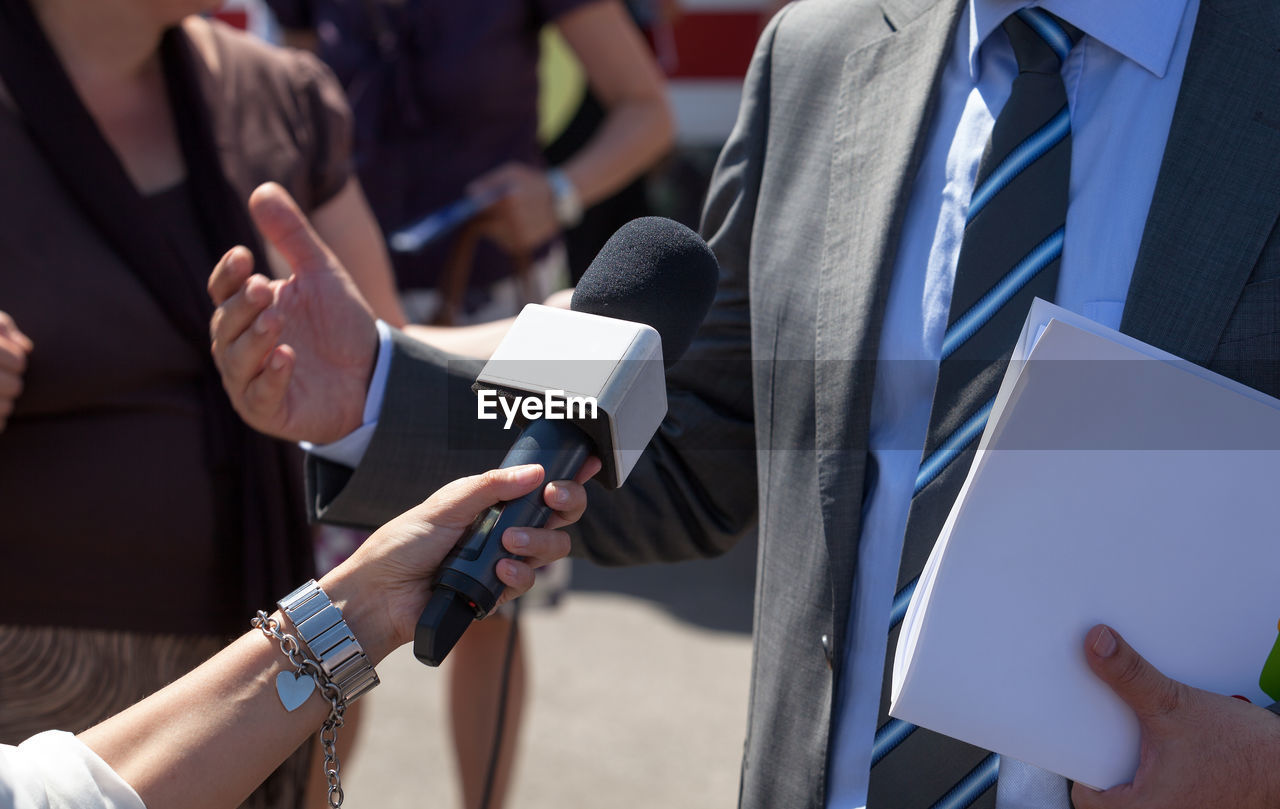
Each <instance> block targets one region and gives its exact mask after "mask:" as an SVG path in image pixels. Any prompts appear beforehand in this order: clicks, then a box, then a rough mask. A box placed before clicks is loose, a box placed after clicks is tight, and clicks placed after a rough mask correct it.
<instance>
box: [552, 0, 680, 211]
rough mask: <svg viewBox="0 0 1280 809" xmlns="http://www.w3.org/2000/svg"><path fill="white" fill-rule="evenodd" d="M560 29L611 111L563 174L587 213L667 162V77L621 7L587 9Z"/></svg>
mask: <svg viewBox="0 0 1280 809" xmlns="http://www.w3.org/2000/svg"><path fill="white" fill-rule="evenodd" d="M556 25H557V27H558V28H559V29H560V32H561V33H562V34H563V35H564V38H565V39H566V40H567V41H568V43H569V45H570V47H572V48H573V51H574V53H575V54H576V55H577V57H578V60H579V61H580V62H582V65H583V68H584V69H585V71H586V74H587V78H588V80H589V81H590V83H591V89H592V91H593V92H594V93H595V94H596V96H597V97H598V98H599V99H600V103H601V104H602V105H603V106H604V108H605V110H606V116H605V119H604V122H603V123H602V124H601V126H600V129H599V131H598V132H596V134H595V136H594V137H593V138H592V139H591V140H590V141H588V142H587V144H586V145H585V146H584V147H583V148H582V149H581V150H579V151H578V152H577V153H576V154H575V155H574V156H573V157H572V158H571V159H569V160H568V161H567V162H566V163H565V164H564V165H563V166H561V168H562V169H563V170H564V172H565V174H567V175H568V177H569V180H570V181H571V182H572V183H573V186H574V188H575V189H576V190H577V192H578V196H579V197H580V198H581V200H582V202H583V204H584V205H588V206H589V205H592V204H594V203H596V202H599V201H600V200H602V199H605V198H606V197H608V196H609V195H611V194H613V193H614V192H615V191H617V190H618V189H620V188H622V187H623V186H624V185H626V184H627V183H628V182H630V181H631V180H633V179H635V178H636V177H637V176H639V175H640V174H641V173H642V172H643V171H644V170H645V169H647V168H649V167H650V166H652V165H653V164H654V163H655V162H656V161H657V160H658V159H659V158H660V157H662V155H664V154H666V152H667V150H668V149H670V148H671V143H672V139H673V137H674V125H673V123H672V118H671V108H670V106H669V105H668V103H667V95H666V82H665V81H664V80H663V78H662V73H661V71H660V70H659V69H658V65H657V63H656V62H654V60H653V56H652V55H651V54H650V53H649V49H648V46H647V45H646V44H645V42H644V38H643V37H641V35H640V31H639V30H638V29H637V28H636V26H635V24H634V23H632V22H631V19H630V18H629V17H628V16H627V12H626V10H625V9H624V8H623V6H622V4H621V3H618V2H616V1H615V0H598V2H594V3H589V4H587V5H585V6H581V7H579V8H578V9H575V10H574V11H571V12H569V13H568V14H565V15H564V16H563V17H561V18H560V19H558V20H557V21H556Z"/></svg>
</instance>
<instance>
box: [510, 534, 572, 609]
mask: <svg viewBox="0 0 1280 809" xmlns="http://www.w3.org/2000/svg"><path fill="white" fill-rule="evenodd" d="M502 545H503V547H505V548H506V549H507V550H509V551H511V552H512V553H515V554H519V555H520V557H522V558H519V559H503V560H501V561H499V562H498V565H497V567H496V568H495V571H496V572H497V574H498V580H499V581H501V582H502V583H503V584H505V585H507V587H506V589H505V590H504V591H503V592H502V596H501V597H500V598H499V599H498V604H499V605H501V604H505V603H507V602H508V601H510V600H511V599H513V598H517V597H519V596H522V595H524V594H525V593H527V592H529V589H530V588H531V587H533V584H534V582H535V581H536V580H537V574H536V573H535V572H534V571H536V570H537V569H538V568H541V567H546V566H547V565H549V564H551V563H552V562H554V561H556V560H558V559H563V558H564V557H566V556H568V555H569V546H570V541H569V535H568V534H566V533H564V532H563V531H553V530H551V529H548V528H510V529H508V530H507V531H506V532H505V533H504V534H503V535H502Z"/></svg>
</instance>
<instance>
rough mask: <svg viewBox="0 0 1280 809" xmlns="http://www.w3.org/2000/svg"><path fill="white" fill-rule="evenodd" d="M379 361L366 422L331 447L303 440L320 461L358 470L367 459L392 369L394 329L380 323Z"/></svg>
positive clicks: (367, 398)
mask: <svg viewBox="0 0 1280 809" xmlns="http://www.w3.org/2000/svg"><path fill="white" fill-rule="evenodd" d="M376 325H377V327H378V358H377V359H376V360H375V361H374V363H373V377H372V378H371V379H370V380H369V393H368V394H367V395H366V396H365V400H364V414H363V423H362V424H361V425H360V426H359V427H357V428H356V429H354V430H352V431H351V432H350V433H347V434H346V435H345V436H343V437H342V438H339V439H338V440H337V441H333V442H331V443H328V444H312V443H311V442H310V441H302V442H301V443H300V446H301V447H302V449H303V450H304V451H306V452H309V453H311V454H312V455H314V456H316V457H317V458H323V459H324V460H326V461H330V462H332V463H336V464H342V465H343V466H347V467H350V468H351V469H355V468H356V467H357V466H359V465H360V461H361V460H362V459H363V458H364V453H365V450H367V449H368V448H369V442H370V441H371V440H372V439H373V433H374V430H376V429H377V427H378V414H379V413H381V412H382V398H383V396H384V394H385V393H386V390H387V373H388V370H389V369H390V368H391V327H390V326H388V325H387V324H386V323H384V322H382V321H381V320H379V321H378V322H377V324H376Z"/></svg>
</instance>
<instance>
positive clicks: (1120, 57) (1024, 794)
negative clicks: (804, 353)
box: [827, 0, 1199, 809]
mask: <svg viewBox="0 0 1280 809" xmlns="http://www.w3.org/2000/svg"><path fill="white" fill-rule="evenodd" d="M1028 5H1039V6H1041V7H1042V8H1045V9H1046V10H1048V11H1051V12H1053V13H1054V14H1057V15H1058V16H1059V17H1061V18H1062V19H1064V20H1067V21H1068V22H1070V23H1072V24H1073V25H1075V26H1076V27H1078V28H1080V29H1081V30H1082V31H1083V32H1084V34H1085V36H1084V38H1083V39H1082V40H1081V41H1080V42H1079V43H1078V44H1077V45H1076V47H1075V48H1074V49H1073V50H1072V51H1071V53H1070V55H1069V56H1068V57H1067V60H1066V62H1065V63H1064V64H1063V69H1062V76H1063V81H1064V83H1065V85H1066V90H1067V98H1068V105H1069V107H1070V110H1071V130H1072V160H1071V180H1070V190H1069V202H1068V205H1069V207H1068V210H1067V223H1066V241H1065V244H1064V247H1063V256H1062V267H1061V272H1060V275H1059V280H1058V292H1057V301H1056V302H1057V303H1058V304H1060V305H1061V306H1064V307H1065V308H1067V309H1070V310H1072V311H1074V312H1078V313H1080V314H1083V315H1084V316H1086V317H1089V318H1091V319H1093V320H1096V321H1098V322H1099V323H1102V324H1104V325H1106V326H1110V327H1112V328H1115V327H1117V326H1119V324H1120V314H1121V311H1122V309H1123V306H1124V299H1125V294H1126V291H1127V289H1128V287H1129V280H1130V277H1131V275H1132V273H1133V265H1134V261H1135V259H1136V258H1137V255H1138V246H1139V243H1140V240H1141V236H1142V230H1143V226H1144V223H1145V222H1146V218H1147V210H1148V208H1149V207H1150V204H1151V196H1152V192H1153V191H1154V189H1155V184H1156V176H1157V173H1158V171H1159V167H1160V160H1161V157H1162V156H1163V154H1164V146H1165V140H1166V136H1167V134H1168V130H1169V122H1170V121H1171V120H1172V118H1173V109H1174V104H1175V102H1176V100H1177V94H1178V87H1179V85H1180V84H1181V82H1182V71H1183V67H1184V65H1185V64H1186V57H1187V49H1188V46H1189V45H1190V42H1191V32H1192V28H1193V27H1194V23H1195V17H1196V11H1197V9H1198V5H1199V4H1198V0H1186V2H1181V1H1180V0H1061V1H1060V2H1059V1H1057V0H1046V1H1045V2H1042V3H1028V2H1025V0H1024V1H1023V2H1018V1H1017V0H1012V1H1010V0H970V2H969V4H968V7H967V9H966V10H965V11H964V13H963V17H962V19H961V21H960V25H959V27H958V29H957V32H956V39H955V43H954V46H953V52H952V54H951V55H950V57H949V59H948V61H947V64H946V66H945V67H944V71H943V77H942V88H941V97H940V107H939V109H938V111H937V113H936V118H935V120H934V123H933V126H932V128H931V130H930V131H929V133H928V134H927V138H928V143H927V146H926V153H925V157H924V160H923V164H922V166H921V169H920V174H919V175H918V176H917V177H916V180H915V184H914V186H913V188H912V192H911V202H910V203H909V205H908V209H907V214H906V222H905V225H904V230H903V241H902V244H901V247H900V250H899V254H898V258H897V264H896V265H895V267H894V275H893V280H892V283H891V286H890V290H889V298H888V303H887V310H886V315H885V321H884V326H883V332H882V335H881V341H880V354H879V362H878V363H877V372H876V381H875V391H874V393H873V395H872V402H871V433H870V437H869V444H868V446H869V448H870V451H871V454H872V455H873V456H874V457H875V460H876V463H877V464H878V467H879V476H878V478H877V482H876V485H875V487H874V488H873V489H872V490H871V491H870V492H869V493H868V495H867V497H868V499H867V501H866V502H865V503H864V507H863V514H864V517H863V528H862V537H861V540H860V542H859V546H858V567H857V571H856V573H855V577H854V592H853V602H852V604H853V605H852V613H851V615H850V620H849V629H848V638H847V643H846V644H845V650H846V653H845V654H846V657H845V660H844V666H843V668H842V669H841V672H842V674H841V681H840V683H839V688H838V689H837V699H838V705H837V707H836V716H837V720H836V725H835V728H834V729H833V739H832V748H831V754H830V755H831V762H830V767H829V773H830V775H829V783H828V797H827V806H828V807H829V808H830V809H857V808H858V807H863V806H864V805H865V804H866V797H867V782H868V777H869V769H870V766H871V746H872V739H873V737H874V735H875V725H876V718H877V717H876V713H877V709H878V705H879V698H880V686H881V677H882V672H883V666H884V654H885V643H886V638H887V634H888V630H889V605H890V603H891V602H892V601H893V595H894V589H895V584H896V581H897V570H898V559H899V556H900V555H901V552H902V539H903V534H904V532H905V530H906V523H907V511H908V509H909V507H910V504H911V493H912V488H913V486H914V483H915V477H916V470H917V468H918V467H919V465H920V459H921V454H922V447H923V446H924V439H925V433H926V431H927V429H928V424H929V410H930V406H931V404H932V399H933V387H934V382H935V380H936V378H937V372H938V357H939V355H940V351H941V346H942V335H943V332H944V331H945V330H946V325H947V314H948V310H949V308H950V305H951V285H952V282H953V280H954V278H955V269H956V258H957V257H958V255H959V252H960V240H961V237H962V235H963V233H964V222H965V214H966V213H967V211H968V206H969V196H970V193H971V192H972V190H973V181H974V177H975V176H976V174H977V170H978V161H979V160H980V158H981V157H982V150H983V147H984V146H985V145H986V140H987V137H988V135H989V134H990V132H991V126H992V122H993V121H994V120H995V116H996V115H998V114H999V112H1000V109H1001V108H1002V107H1003V106H1004V103H1005V100H1006V99H1007V98H1008V96H1009V88H1010V86H1011V85H1012V83H1013V77H1014V76H1015V75H1017V69H1018V68H1017V62H1016V60H1015V59H1014V56H1013V49H1012V48H1011V47H1010V45H1009V41H1008V39H1007V38H1006V37H1005V35H1004V32H1003V30H1001V28H1000V25H1001V23H1002V22H1003V21H1004V19H1005V18H1006V17H1008V16H1009V15H1010V14H1012V13H1013V12H1014V11H1016V10H1018V9H1019V8H1022V7H1024V6H1028ZM997 806H998V807H999V809H1023V808H1024V807H1025V808H1026V809H1032V808H1033V807H1034V809H1049V807H1053V808H1054V809H1057V808H1058V807H1062V809H1065V807H1066V806H1067V802H1066V790H1065V785H1064V782H1063V781H1062V779H1060V778H1056V777H1051V776H1049V775H1048V774H1047V773H1043V772H1041V771H1039V770H1034V769H1033V768H1030V767H1027V766H1026V765H1020V764H1018V763H1017V762H1012V761H1011V760H1005V761H1002V763H1001V784H1000V791H999V795H998V803H997Z"/></svg>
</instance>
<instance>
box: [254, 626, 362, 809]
mask: <svg viewBox="0 0 1280 809" xmlns="http://www.w3.org/2000/svg"><path fill="white" fill-rule="evenodd" d="M249 623H250V624H252V625H253V626H254V628H256V629H260V630H262V634H264V635H266V636H267V637H269V638H274V639H275V640H277V641H279V643H280V651H281V652H283V653H284V656H285V657H287V658H289V663H290V664H291V665H292V666H293V667H294V668H295V669H297V671H298V673H299V674H306V675H308V676H309V677H311V679H312V680H314V681H315V684H316V689H317V690H318V691H319V692H320V695H321V696H323V697H324V698H325V699H327V700H329V716H328V717H327V718H326V719H325V720H324V725H323V726H321V728H320V747H321V749H322V750H323V751H324V777H325V781H326V782H327V783H328V785H329V795H328V801H329V806H330V809H339V807H341V806H342V801H343V798H344V797H345V795H344V794H343V792H342V778H341V774H340V773H341V769H342V765H341V763H340V762H339V761H338V728H340V727H342V721H343V716H344V715H345V714H346V712H347V705H346V703H345V702H343V700H342V690H341V689H340V688H338V686H337V685H335V684H334V682H333V681H332V680H330V679H329V676H328V675H327V674H325V672H324V669H322V668H321V667H320V664H319V663H317V662H316V661H314V660H312V659H311V658H309V657H307V656H306V655H305V654H304V653H303V651H302V645H301V644H300V643H299V642H298V638H297V637H296V636H294V635H291V634H289V633H287V632H281V631H280V622H279V621H277V620H276V619H274V618H272V617H271V616H270V615H268V614H267V613H266V611H265V610H258V614H257V616H256V617H254V618H253V619H251V620H250V621H249Z"/></svg>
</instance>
